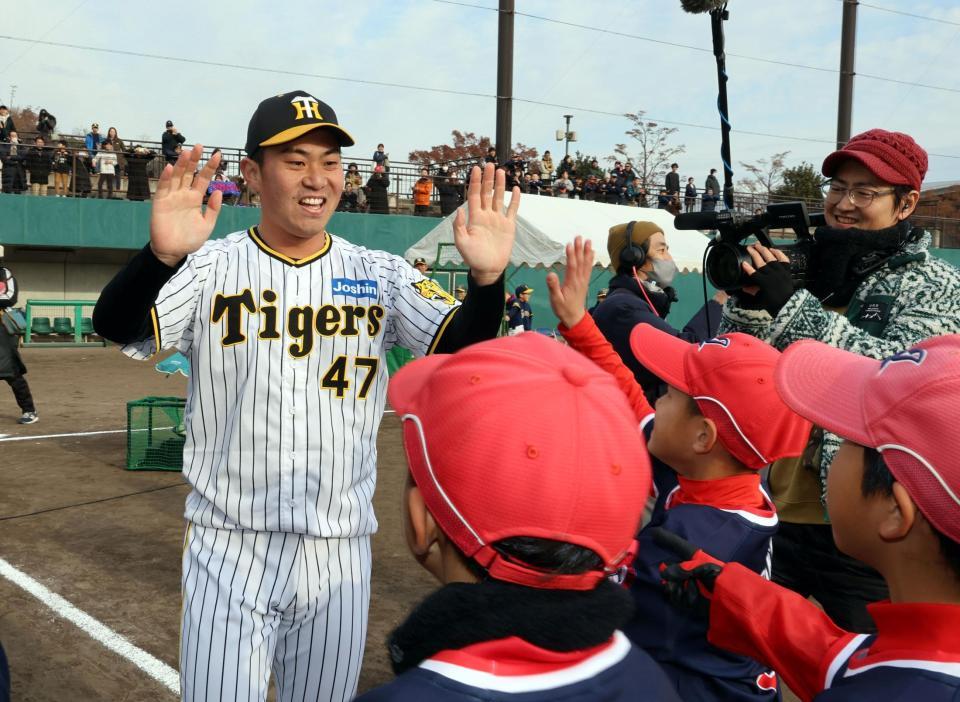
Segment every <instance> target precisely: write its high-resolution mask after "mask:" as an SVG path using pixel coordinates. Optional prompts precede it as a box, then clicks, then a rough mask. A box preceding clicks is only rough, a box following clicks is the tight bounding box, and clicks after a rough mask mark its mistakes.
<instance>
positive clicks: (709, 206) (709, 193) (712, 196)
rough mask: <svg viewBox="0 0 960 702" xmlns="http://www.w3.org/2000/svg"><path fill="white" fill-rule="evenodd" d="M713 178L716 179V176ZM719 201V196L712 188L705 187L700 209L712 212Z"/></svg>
mask: <svg viewBox="0 0 960 702" xmlns="http://www.w3.org/2000/svg"><path fill="white" fill-rule="evenodd" d="M714 180H716V178H714ZM719 201H720V196H719V195H717V194H716V193H715V192H714V190H713V188H707V189H706V191H704V193H703V198H702V201H701V203H700V209H701V210H702V211H703V212H713V211H714V210H716V209H717V203H718V202H719Z"/></svg>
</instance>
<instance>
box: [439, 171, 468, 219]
mask: <svg viewBox="0 0 960 702" xmlns="http://www.w3.org/2000/svg"><path fill="white" fill-rule="evenodd" d="M433 183H434V187H435V188H436V189H437V193H438V194H439V195H440V216H442V217H446V216H447V215H451V214H453V213H454V212H456V211H457V208H458V207H460V205H462V204H463V183H461V182H460V179H459V178H457V174H456V173H455V172H454V171H452V170H451V171H447V175H446V176H443V177H440V178H436V179H435V180H434V181H433Z"/></svg>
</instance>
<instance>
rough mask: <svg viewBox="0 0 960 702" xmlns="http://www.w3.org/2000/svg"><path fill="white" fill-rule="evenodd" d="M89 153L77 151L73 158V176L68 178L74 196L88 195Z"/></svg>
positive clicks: (89, 188)
mask: <svg viewBox="0 0 960 702" xmlns="http://www.w3.org/2000/svg"><path fill="white" fill-rule="evenodd" d="M90 168H91V161H90V154H89V153H88V152H87V151H78V152H76V153H75V154H74V159H73V178H72V179H71V180H70V192H71V193H73V196H74V197H88V196H89V195H90V190H91V186H90Z"/></svg>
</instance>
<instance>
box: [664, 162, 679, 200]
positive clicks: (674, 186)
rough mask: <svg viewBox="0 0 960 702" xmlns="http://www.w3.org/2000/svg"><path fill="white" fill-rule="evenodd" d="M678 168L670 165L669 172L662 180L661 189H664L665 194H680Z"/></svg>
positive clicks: (675, 165) (673, 164) (674, 164)
mask: <svg viewBox="0 0 960 702" xmlns="http://www.w3.org/2000/svg"><path fill="white" fill-rule="evenodd" d="M679 168H680V166H679V165H677V164H676V163H671V164H670V172H669V173H667V176H666V178H664V179H663V187H664V188H665V189H666V191H667V194H669V195H679V194H680V172H679V170H678V169H679Z"/></svg>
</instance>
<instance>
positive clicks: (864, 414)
mask: <svg viewBox="0 0 960 702" xmlns="http://www.w3.org/2000/svg"><path fill="white" fill-rule="evenodd" d="M776 384H777V390H779V391H780V394H781V395H782V396H783V399H784V401H785V402H786V403H787V404H788V405H790V406H791V407H792V408H793V409H794V410H796V411H797V412H799V413H800V414H802V415H803V416H804V417H807V418H809V419H810V420H812V421H813V422H814V423H815V424H817V426H821V427H823V428H824V429H826V430H828V431H832V432H833V433H835V434H838V435H840V436H842V437H843V438H845V439H849V440H850V441H853V442H854V443H857V444H860V445H861V446H866V447H868V448H873V449H877V450H878V451H879V452H880V453H881V454H883V459H884V462H885V463H886V464H887V466H888V467H889V468H890V472H891V473H893V476H894V477H895V478H896V479H897V482H899V483H900V484H902V485H903V486H904V487H905V488H906V489H907V491H908V492H909V493H910V496H911V497H912V498H913V500H914V502H916V503H917V507H919V508H920V511H921V512H923V514H924V516H925V517H926V518H927V520H928V521H929V522H930V523H931V524H933V525H934V527H936V529H937V530H938V531H940V532H942V533H943V534H945V535H946V536H947V537H948V538H950V539H953V540H954V541H958V542H960V441H957V440H956V439H955V437H956V435H957V426H958V424H960V336H958V335H956V334H951V335H949V336H939V337H934V338H932V339H927V340H926V341H922V342H921V343H919V344H917V345H916V346H914V347H913V348H911V349H908V350H906V351H901V352H899V353H896V354H894V355H893V356H889V357H887V358H885V359H883V360H882V361H876V360H874V359H872V358H866V357H865V356H859V355H857V354H854V353H850V352H848V351H840V350H839V349H835V348H833V347H831V346H827V345H826V344H822V343H819V342H815V341H799V342H797V343H795V344H793V345H792V346H790V347H789V348H788V349H787V350H786V351H785V352H784V354H783V357H782V358H781V360H780V363H779V364H778V366H777V371H776Z"/></svg>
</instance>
